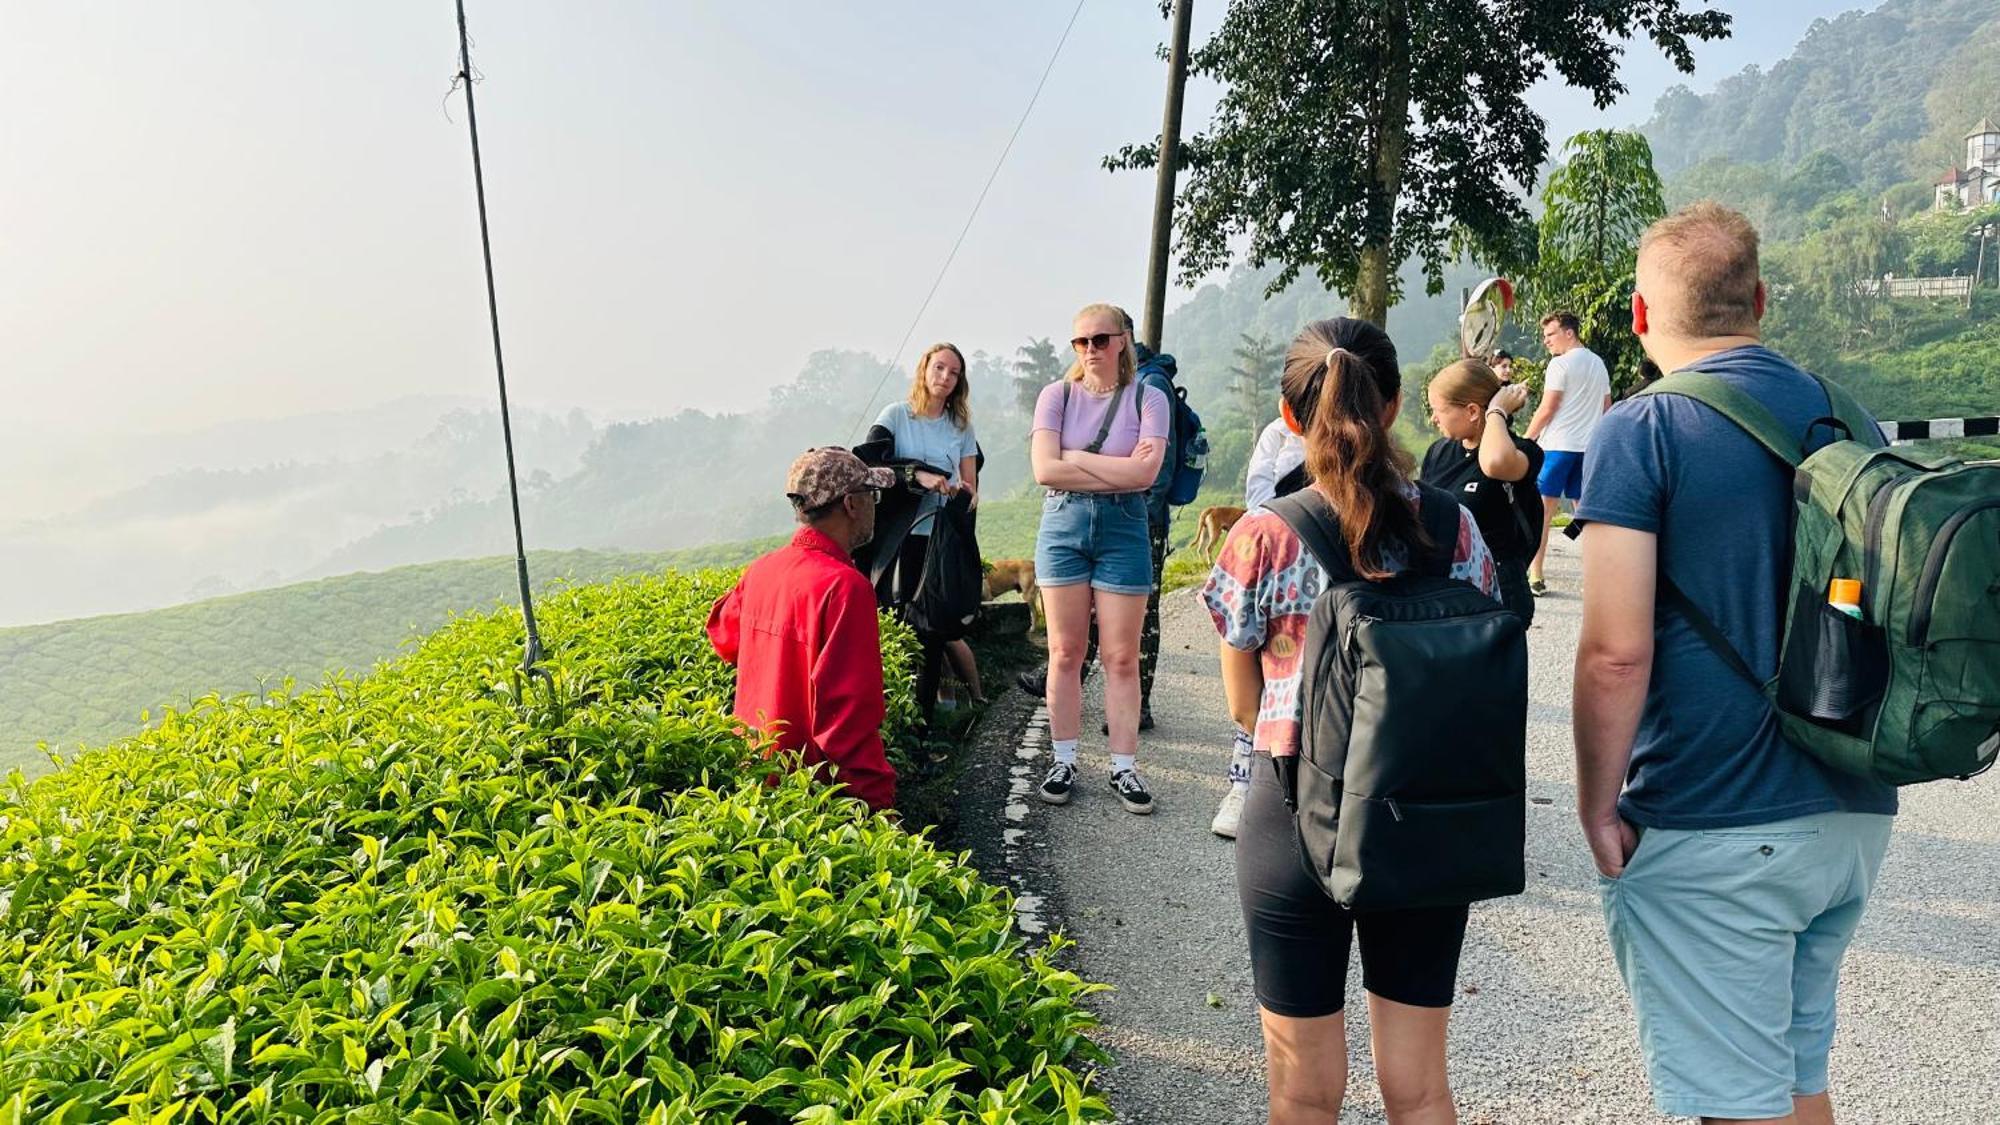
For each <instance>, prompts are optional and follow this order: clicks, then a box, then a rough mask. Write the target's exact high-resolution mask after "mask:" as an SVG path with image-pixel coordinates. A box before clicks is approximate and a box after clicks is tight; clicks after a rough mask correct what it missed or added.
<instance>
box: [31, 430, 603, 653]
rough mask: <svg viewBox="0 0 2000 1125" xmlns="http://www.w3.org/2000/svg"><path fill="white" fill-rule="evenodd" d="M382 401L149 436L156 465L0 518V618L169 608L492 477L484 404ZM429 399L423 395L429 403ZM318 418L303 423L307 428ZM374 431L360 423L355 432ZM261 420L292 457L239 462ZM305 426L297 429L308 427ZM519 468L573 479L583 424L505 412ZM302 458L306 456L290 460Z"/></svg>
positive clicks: (286, 575)
mask: <svg viewBox="0 0 2000 1125" xmlns="http://www.w3.org/2000/svg"><path fill="white" fill-rule="evenodd" d="M412 405H413V404H412V403H409V402H405V403H402V404H399V405H398V409H396V410H393V411H392V410H388V409H386V408H378V409H376V410H370V411H355V412H348V413H347V414H346V415H345V416H344V417H337V418H327V417H325V416H313V418H312V420H301V419H283V420H279V421H277V422H246V423H239V424H237V425H235V426H233V427H232V426H225V427H215V428H211V429H209V430H207V431H205V432H203V433H202V434H201V435H200V437H199V438H198V439H195V438H188V437H186V436H179V437H176V438H175V439H173V440H171V441H167V442H163V443H162V445H163V446H164V448H162V449H161V450H160V462H161V464H162V465H163V466H166V465H172V464H174V463H175V462H177V461H181V460H186V459H192V458H193V457H194V455H195V452H196V450H197V448H198V446H199V444H205V445H206V447H207V448H208V449H209V459H210V461H211V464H210V465H208V466H204V467H198V468H176V469H169V470H168V471H165V472H160V473H158V475H155V476H153V477H152V478H150V479H146V480H144V481H143V482H142V483H139V484H137V485H135V486H132V487H129V488H126V489H123V490H122V491H118V492H114V493H112V494H110V495H107V496H102V497H99V498H97V499H95V500H91V501H88V502H86V503H84V504H82V505H81V506H79V507H76V508H74V509H72V510H70V511H67V512H65V513H63V514H61V515H57V516H49V517H44V518H40V519H27V520H23V519H15V520H11V521H8V520H0V556H4V557H5V558H6V559H7V560H8V574H9V577H10V579H12V580H11V581H9V582H8V583H6V584H5V585H4V587H0V623H20V622H30V621H51V620H56V619H60V618H67V617H81V616H87V615H93V614H100V613H113V612H124V611H130V610H138V609H147V608H152V607H156V606H162V605H172V604H175V603H178V602H184V601H188V600H190V599H193V598H201V597H210V596H214V595H217V594H225V593H231V592H235V591H238V590H245V589H254V588H260V587H265V586H271V585H276V584H278V583H281V582H285V581H289V580H291V579H293V578H295V577H296V576H297V575H298V574H299V573H300V572H302V571H304V570H306V569H307V568H309V567H310V566H312V565H313V563H315V562H316V561H318V560H319V559H320V558H322V557H324V556H325V555H326V553H327V552H329V551H331V550H334V549H336V548H337V547H339V546H340V545H341V544H342V543H344V542H348V541H350V540H352V539H354V538H356V537H358V536H363V535H366V534H368V533H369V532H371V531H374V530H375V529H377V528H379V527H381V526H383V525H384V524H387V523H393V522H397V521H405V520H409V519H413V518H418V517H420V516H422V515H423V513H424V512H426V511H429V510H433V509H439V508H445V507H450V506H452V505H454V504H458V503H463V502H466V501H468V500H471V499H474V498H482V497H487V496H490V495H493V494H494V493H495V492H496V490H498V489H501V488H503V487H504V484H505V479H506V478H505V473H504V461H503V459H502V456H501V453H500V422H499V415H498V413H497V412H493V411H486V412H477V411H472V410H465V409H452V410H450V411H449V412H447V413H444V414H443V415H442V416H439V415H435V414H434V415H431V416H429V417H427V418H415V417H411V416H409V415H408V414H407V413H406V411H407V410H408V409H409V408H410V407H411V406H412ZM433 405H435V403H433ZM321 424H323V425H325V426H326V427H327V429H326V431H325V432H315V431H312V430H311V429H310V428H311V427H312V426H314V425H321ZM371 424H372V426H373V428H370V426H371ZM266 428H270V429H275V430H276V431H278V432H280V433H283V434H286V435H288V436H290V437H291V438H292V439H293V446H292V448H293V449H294V451H295V453H294V455H293V457H291V458H287V459H283V460H277V461H273V462H271V463H266V464H262V465H258V466H256V467H250V468H229V467H222V468H218V467H215V465H216V464H220V465H225V466H226V465H230V464H232V463H234V464H240V463H242V462H243V461H244V460H245V459H246V458H249V457H252V456H255V455H257V454H259V453H263V452H269V451H272V450H273V449H274V447H273V446H272V445H271V444H270V439H269V438H268V437H266V436H260V433H261V431H263V430H264V429H266ZM309 432H311V433H313V434H314V436H313V437H311V438H308V437H307V436H306V435H307V433H309ZM515 432H516V436H517V438H518V439H519V441H520V442H521V443H522V445H523V446H524V448H532V450H533V453H532V455H529V454H526V453H524V455H523V471H524V473H526V474H527V475H528V477H529V478H530V479H532V480H536V481H540V480H547V479H554V477H555V476H558V475H567V474H570V473H573V472H574V471H575V470H576V468H577V466H578V464H579V463H580V457H581V455H582V453H583V451H584V449H585V448H586V447H587V446H588V445H589V443H590V442H591V440H592V439H593V438H594V437H595V435H596V428H595V426H594V425H593V424H592V423H591V422H590V420H589V419H588V418H586V417H585V416H584V415H583V414H581V413H580V412H572V413H571V414H569V415H567V416H564V417H555V416H550V415H543V414H537V413H534V412H517V414H516V422H515ZM313 454H317V455H318V457H317V459H313V460H302V459H298V458H299V457H300V456H301V455H313Z"/></svg>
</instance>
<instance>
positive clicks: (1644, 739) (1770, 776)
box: [1577, 347, 1896, 829]
mask: <svg viewBox="0 0 2000 1125" xmlns="http://www.w3.org/2000/svg"><path fill="white" fill-rule="evenodd" d="M1693 366H1694V367H1695V368H1696V369H1697V370H1701V371H1706V372H1708V373H1709V374H1712V375H1715V376H1717V377H1718V378H1721V379H1723V380H1725V381H1727V382H1728V383H1730V384H1732V385H1733V386H1736V387H1738V388H1740V389H1741V390H1743V391H1744V392H1745V393H1747V394H1749V395H1751V396H1752V397H1754V398H1756V399H1757V401H1758V402H1760V403H1762V404H1763V405H1764V407H1765V408H1766V409H1768V410H1770V411H1771V413H1772V414H1774V415H1776V416H1777V418H1778V420H1779V421H1781V422H1783V423H1784V424H1785V426H1786V427H1787V428H1789V429H1790V430H1791V431H1792V432H1793V433H1794V434H1797V435H1799V437H1800V439H1801V441H1803V439H1804V437H1805V434H1806V429H1807V427H1808V426H1809V425H1811V423H1812V422H1813V420H1815V419H1817V418H1820V417H1823V416H1825V415H1827V414H1829V413H1831V410H1830V409H1829V408H1828V405H1827V400H1826V392H1825V391H1824V390H1823V389H1822V388H1821V387H1820V386H1819V384H1818V383H1817V382H1815V381H1814V380H1813V378H1812V376H1810V375H1808V374H1806V373H1805V372H1804V371H1801V370H1799V368H1797V367H1796V366H1794V365H1793V364H1792V362H1791V361H1790V360H1787V359H1785V358H1784V357H1783V356H1780V355H1779V354H1777V353H1776V352H1774V351H1771V350H1770V349H1769V348H1764V347H1746V348H1731V349H1729V350H1728V351H1723V352H1717V353H1716V354H1714V355H1712V356H1709V357H1707V358H1706V359H1703V360H1702V361H1701V362H1699V363H1697V364H1694V365H1693ZM1815 435H1816V436H1817V437H1818V439H1819V440H1820V441H1824V440H1826V435H1825V431H1823V430H1821V431H1815ZM1791 496H1792V476H1791V471H1790V470H1789V469H1788V468H1786V467H1785V466H1784V465H1783V464H1781V463H1780V462H1779V461H1778V459H1777V458H1775V457H1773V456H1771V454H1770V453H1769V452H1767V451H1766V450H1765V449H1764V447H1763V446H1761V445H1759V444H1757V442H1756V440H1755V439H1753V438H1752V437H1750V435H1748V434H1746V433H1744V432H1743V431H1742V430H1740V429H1738V428H1737V427H1736V426H1735V424H1734V423H1732V422H1730V421H1729V420H1728V419H1726V418H1724V417H1723V416H1722V415H1720V414H1717V413H1716V412H1714V411H1713V410H1710V409H1709V408H1708V407H1706V406H1703V405H1702V404H1700V403H1698V402H1696V401H1694V400H1693V399H1691V398H1687V397H1685V396H1682V395H1642V396H1639V397H1637V398H1632V399H1627V400H1626V401H1624V402H1622V403H1619V404H1618V405H1617V406H1615V407H1613V408H1612V409H1611V412H1610V413H1608V414H1606V415H1605V416H1604V420H1603V421H1602V422H1600V423H1598V427H1597V432H1596V434H1595V435H1594V436H1593V437H1592V439H1591V443H1590V449H1589V450H1588V451H1587V452H1585V454H1584V458H1583V499H1582V500H1581V501H1580V502H1579V503H1578V505H1577V518H1578V519H1582V520H1593V521H1596V522H1599V523H1608V524H1615V525H1617V526H1619V527H1626V528H1631V529H1633V530H1636V531H1648V532H1653V533H1655V534H1657V535H1658V536H1659V560H1660V569H1661V572H1662V573H1664V574H1667V575H1670V576H1671V577H1672V578H1673V580H1674V584H1675V585H1677V586H1679V587H1680V588H1681V590H1682V592H1683V593H1685V594H1686V595H1687V596H1688V598H1689V599H1690V600H1692V601H1693V602H1694V603H1695V605H1697V606H1699V607H1700V608H1701V610H1702V612H1704V613H1706V614H1707V615H1708V616H1709V618H1710V619H1711V620H1713V621H1714V622H1715V624H1716V627H1717V628H1719V629H1721V630H1722V632H1723V635H1724V636H1726V637H1728V638H1729V640H1730V642H1731V643H1732V644H1734V645H1735V647H1736V651H1737V652H1738V653H1739V654H1740V655H1741V656H1742V657H1743V659H1744V660H1745V661H1746V662H1747V663H1748V664H1749V665H1750V667H1751V669H1752V670H1753V671H1755V672H1756V673H1757V674H1758V675H1761V676H1765V677H1769V676H1771V675H1774V674H1775V673H1776V671H1777V667H1778V641H1779V633H1780V630H1781V628H1782V626H1781V612H1782V610H1781V607H1782V606H1783V605H1784V601H1783V600H1781V599H1782V598H1783V597H1784V595H1783V590H1784V587H1785V585H1786V583H1787V581H1788V578H1789V574H1788V570H1789V564H1788V560H1789V559H1790V557H1791V542H1790V541H1791V504H1792V499H1791ZM1653 641H1654V647H1653V675H1652V680H1651V681H1650V682H1649V683H1648V684H1647V685H1646V709H1645V713H1644V715H1643V716H1642V717H1641V719H1640V721H1639V732H1638V736H1637V738H1636V740H1635V741H1634V744H1633V747H1632V764H1631V768H1630V770H1629V771H1628V772H1627V774H1626V779H1625V792H1624V794H1623V795H1622V796H1621V797H1620V798H1619V801H1618V811H1619V813H1620V814H1621V815H1622V816H1624V817H1625V819H1627V820H1629V821H1632V822H1633V823H1635V824H1643V825H1645V826H1647V827H1650V828H1674V829H1704V828H1736V827H1743V826H1746V825H1753V824H1769V823H1771V822H1772V821H1778V820H1789V819H1791V818H1793V817H1799V816H1809V815H1811V814H1813V813H1820V812H1832V811H1836V810H1843V811H1848V812H1866V813H1893V812H1895V811H1896V790H1895V789H1894V788H1893V787H1891V786H1887V785H1882V784H1879V783H1877V782H1873V781H1869V780H1867V779H1865V778H1860V777H1855V776H1852V775H1849V774H1845V773H1841V772H1839V771H1837V770H1833V769H1829V768H1828V767H1826V766H1823V765H1821V764H1820V763H1819V762H1818V760H1817V759H1815V758H1812V757H1810V756H1809V755H1807V754H1806V753H1805V751H1803V750H1800V749H1798V748H1797V747H1794V746H1793V745H1792V744H1791V743H1789V742H1787V741H1786V740H1785V738H1784V736H1783V735H1782V734H1780V733H1779V729H1778V721H1777V717H1776V715H1774V714H1773V713H1772V711H1771V708H1770V705H1769V704H1768V703H1767V702H1766V701H1765V699H1764V697H1763V695H1762V694H1760V693H1759V692H1758V690H1757V689H1756V688H1755V687H1753V686H1751V684H1750V683H1749V681H1747V680H1745V679H1744V678H1743V677H1741V676H1739V675H1737V674H1736V672H1734V671H1733V670H1731V669H1730V667H1729V666H1728V665H1727V664H1725V663H1724V662H1723V660H1722V658H1721V657H1720V656H1718V655H1716V653H1715V651H1714V650H1713V649H1711V648H1709V647H1708V645H1707V644H1705V643H1704V642H1703V641H1702V639H1701V637H1700V636H1699V635H1698V634H1696V633H1695V631H1694V628H1693V626H1691V625H1689V624H1688V622H1687V619H1686V617H1685V616H1684V615H1682V614H1681V613H1679V612H1677V611H1674V610H1671V609H1666V608H1664V607H1662V608H1659V609H1656V610H1655V615H1654V626H1653Z"/></svg>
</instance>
